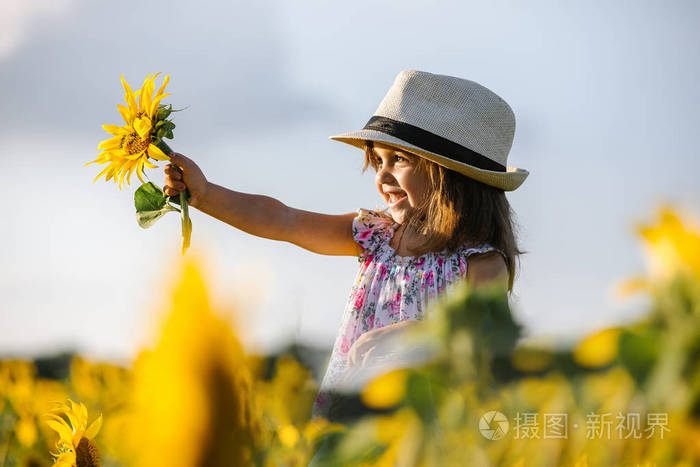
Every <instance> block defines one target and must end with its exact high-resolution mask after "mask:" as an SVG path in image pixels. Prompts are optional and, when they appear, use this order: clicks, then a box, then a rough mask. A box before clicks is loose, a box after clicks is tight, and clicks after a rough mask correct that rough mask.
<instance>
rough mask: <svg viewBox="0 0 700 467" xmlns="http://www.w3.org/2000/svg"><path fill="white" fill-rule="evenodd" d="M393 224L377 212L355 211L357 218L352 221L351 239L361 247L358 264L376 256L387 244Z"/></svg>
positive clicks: (361, 209)
mask: <svg viewBox="0 0 700 467" xmlns="http://www.w3.org/2000/svg"><path fill="white" fill-rule="evenodd" d="M393 224H394V221H393V220H392V219H391V218H389V217H384V216H382V215H380V214H379V213H378V212H377V211H372V210H370V209H363V208H359V209H358V210H357V216H356V217H355V218H354V219H353V221H352V237H353V238H354V239H355V241H356V242H357V243H358V245H360V247H362V253H360V255H359V257H358V261H359V262H360V263H362V262H365V261H366V260H367V258H368V257H370V256H373V255H376V254H377V253H378V252H379V251H380V250H381V249H382V247H383V245H386V244H387V243H388V242H389V240H390V239H391V236H392V233H393V232H392V225H393Z"/></svg>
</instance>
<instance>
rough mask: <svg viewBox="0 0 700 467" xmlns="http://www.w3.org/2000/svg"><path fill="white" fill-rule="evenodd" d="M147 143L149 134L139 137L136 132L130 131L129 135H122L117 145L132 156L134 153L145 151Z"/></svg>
mask: <svg viewBox="0 0 700 467" xmlns="http://www.w3.org/2000/svg"><path fill="white" fill-rule="evenodd" d="M149 144H151V137H150V136H146V137H145V138H141V137H140V136H139V135H138V133H132V134H130V135H124V136H122V140H121V143H120V145H119V147H120V148H121V149H123V150H124V151H126V153H127V154H129V155H130V156H132V155H134V154H139V153H141V152H143V151H145V150H146V149H147V148H148V145H149Z"/></svg>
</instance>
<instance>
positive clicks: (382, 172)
mask: <svg viewBox="0 0 700 467" xmlns="http://www.w3.org/2000/svg"><path fill="white" fill-rule="evenodd" d="M377 181H378V182H379V183H386V184H390V183H392V182H393V181H394V176H393V175H392V174H391V172H390V171H389V170H387V168H386V166H383V167H382V168H381V169H379V171H378V172H377Z"/></svg>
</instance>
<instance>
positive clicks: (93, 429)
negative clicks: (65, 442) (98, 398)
mask: <svg viewBox="0 0 700 467" xmlns="http://www.w3.org/2000/svg"><path fill="white" fill-rule="evenodd" d="M100 427H102V414H100V416H99V417H97V418H96V419H95V421H94V422H92V423H91V424H90V426H89V427H88V429H87V430H85V437H86V438H87V439H93V438H94V437H95V436H96V435H97V433H98V432H99V431H100Z"/></svg>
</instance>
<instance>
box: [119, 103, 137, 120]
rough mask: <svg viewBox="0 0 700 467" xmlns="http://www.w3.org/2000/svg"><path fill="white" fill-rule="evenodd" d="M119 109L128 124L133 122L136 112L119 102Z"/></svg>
mask: <svg viewBox="0 0 700 467" xmlns="http://www.w3.org/2000/svg"><path fill="white" fill-rule="evenodd" d="M117 109H119V113H120V114H121V116H122V118H123V119H124V121H125V122H126V124H127V125H131V122H132V120H133V119H134V114H133V113H132V112H131V110H129V108H128V107H124V106H123V105H121V104H117Z"/></svg>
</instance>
